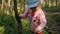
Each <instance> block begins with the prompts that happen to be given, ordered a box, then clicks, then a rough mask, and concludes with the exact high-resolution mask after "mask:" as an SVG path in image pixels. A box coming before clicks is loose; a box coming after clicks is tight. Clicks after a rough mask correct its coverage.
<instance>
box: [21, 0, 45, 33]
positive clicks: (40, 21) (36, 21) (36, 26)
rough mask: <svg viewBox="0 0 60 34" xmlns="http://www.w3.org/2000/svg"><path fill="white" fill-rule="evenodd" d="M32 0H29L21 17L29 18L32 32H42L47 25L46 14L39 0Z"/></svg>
mask: <svg viewBox="0 0 60 34" xmlns="http://www.w3.org/2000/svg"><path fill="white" fill-rule="evenodd" d="M32 1H33V0H32ZM32 1H31V2H30V1H28V3H27V8H26V10H25V12H24V14H21V15H20V17H22V18H24V17H25V18H26V17H27V18H29V19H28V20H29V26H30V31H31V34H42V31H43V29H44V27H45V26H46V18H45V14H44V12H43V11H42V9H41V7H40V6H39V4H38V3H39V2H38V0H34V1H33V2H32ZM29 2H30V3H31V4H30V3H29Z"/></svg>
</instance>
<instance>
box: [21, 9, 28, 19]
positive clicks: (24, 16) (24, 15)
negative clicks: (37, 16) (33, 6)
mask: <svg viewBox="0 0 60 34" xmlns="http://www.w3.org/2000/svg"><path fill="white" fill-rule="evenodd" d="M28 11H29V9H28V8H26V10H25V12H24V13H23V14H21V15H20V17H21V18H26V17H27V16H28V13H29V12H28Z"/></svg>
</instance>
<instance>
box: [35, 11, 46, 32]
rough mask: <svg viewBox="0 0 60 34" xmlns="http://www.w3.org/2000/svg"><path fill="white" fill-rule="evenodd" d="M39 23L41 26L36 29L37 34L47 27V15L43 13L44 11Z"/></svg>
mask: <svg viewBox="0 0 60 34" xmlns="http://www.w3.org/2000/svg"><path fill="white" fill-rule="evenodd" d="M38 18H39V20H40V21H39V23H40V25H39V26H38V27H37V28H36V29H35V32H39V31H40V32H42V30H43V28H44V27H45V26H46V18H45V14H44V13H43V11H42V10H41V13H40V15H39V17H38Z"/></svg>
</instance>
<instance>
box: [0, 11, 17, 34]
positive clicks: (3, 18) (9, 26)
mask: <svg viewBox="0 0 60 34" xmlns="http://www.w3.org/2000/svg"><path fill="white" fill-rule="evenodd" d="M0 26H4V29H5V30H4V34H18V27H17V24H16V20H15V18H14V17H13V16H9V15H6V14H3V13H2V12H1V13H0Z"/></svg>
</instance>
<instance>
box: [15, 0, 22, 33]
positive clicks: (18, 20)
mask: <svg viewBox="0 0 60 34" xmlns="http://www.w3.org/2000/svg"><path fill="white" fill-rule="evenodd" d="M14 11H15V17H16V20H17V23H18V30H19V34H22V24H21V18H20V17H19V15H18V10H17V0H14Z"/></svg>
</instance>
